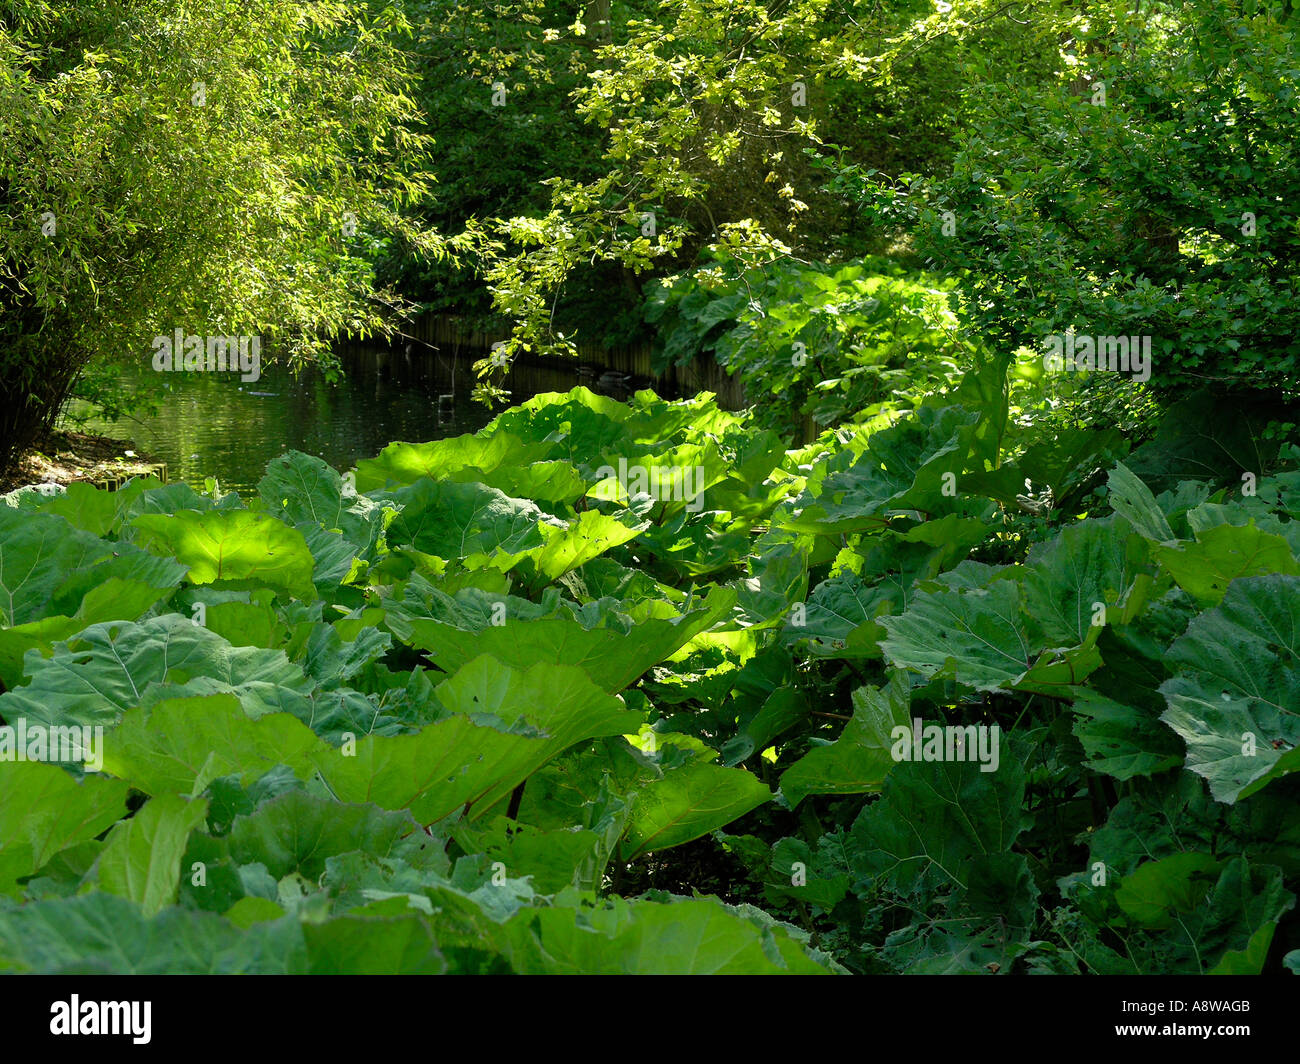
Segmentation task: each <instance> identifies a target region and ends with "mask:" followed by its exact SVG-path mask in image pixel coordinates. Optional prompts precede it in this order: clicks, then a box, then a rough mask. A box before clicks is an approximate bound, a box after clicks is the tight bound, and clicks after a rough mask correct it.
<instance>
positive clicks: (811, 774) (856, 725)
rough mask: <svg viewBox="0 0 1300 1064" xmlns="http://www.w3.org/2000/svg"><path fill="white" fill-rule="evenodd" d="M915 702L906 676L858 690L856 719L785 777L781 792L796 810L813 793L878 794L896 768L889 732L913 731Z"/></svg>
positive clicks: (855, 706)
mask: <svg viewBox="0 0 1300 1064" xmlns="http://www.w3.org/2000/svg"><path fill="white" fill-rule="evenodd" d="M910 704H911V699H910V698H909V697H908V692H907V685H906V683H905V682H904V681H903V674H902V673H895V674H894V678H893V680H892V682H891V683H890V685H889V686H888V687H887V688H885V689H884V690H880V689H878V688H875V687H860V688H858V689H857V690H856V691H854V692H853V719H852V720H850V721H849V722H848V724H846V725H845V726H844V731H843V732H842V733H841V734H840V737H839V739H837V740H836V741H835V742H834V743H832V744H831V745H829V746H814V747H813V748H812V749H811V750H809V751H808V753H806V754H804V756H803V757H801V758H800V759H799V760H798V761H796V762H795V763H794V764H793V765H791V766H790V767H789V768H788V769H786V770H785V772H784V773H783V774H782V776H781V793H782V794H784V795H785V797H786V800H787V801H788V802H789V803H790V805H792V806H796V805H798V804H799V803H800V802H801V801H803V800H804V798H806V797H807V796H808V795H810V794H867V793H868V792H871V791H878V790H879V789H880V788H881V786H882V785H883V784H884V781H885V777H886V776H887V775H888V774H889V770H890V769H891V768H893V767H894V759H893V756H892V754H891V752H890V751H891V749H892V747H893V743H894V740H893V738H892V737H891V735H890V733H891V732H892V731H893V729H894V728H896V727H898V726H900V725H901V726H903V727H906V728H907V729H908V730H909V731H910V730H911V727H912V722H911V719H910V717H911V713H910V709H909V707H910Z"/></svg>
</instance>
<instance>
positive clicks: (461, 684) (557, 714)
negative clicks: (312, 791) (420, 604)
mask: <svg viewBox="0 0 1300 1064" xmlns="http://www.w3.org/2000/svg"><path fill="white" fill-rule="evenodd" d="M438 698H439V700H440V701H441V702H442V704H443V705H444V706H445V707H446V708H447V709H448V710H449V711H450V713H451V715H450V716H448V717H446V718H444V719H442V720H439V721H437V722H436V723H434V724H430V725H428V726H426V727H425V728H424V729H422V730H421V731H420V732H418V733H417V734H414V735H399V736H391V737H370V738H366V739H363V740H361V741H360V742H358V743H357V744H356V749H355V752H350V751H348V750H346V749H344V750H340V751H331V752H330V753H328V754H323V753H322V754H320V755H318V757H317V760H316V767H317V768H318V770H319V771H320V773H321V775H322V776H323V777H324V779H325V781H326V782H327V784H328V785H329V787H330V789H331V791H332V792H333V793H334V794H335V795H337V796H338V798H339V799H340V800H342V801H348V802H374V803H376V804H377V805H379V806H381V807H383V808H385V809H410V811H411V813H412V814H413V815H414V816H415V817H416V818H417V819H418V820H419V821H420V822H421V823H424V824H428V823H431V822H432V821H435V820H440V819H441V818H442V817H444V816H446V815H447V814H449V813H451V812H453V811H454V810H456V809H458V808H461V807H462V806H465V805H467V804H469V805H472V806H473V807H474V815H479V814H481V813H482V812H483V811H484V810H486V809H489V808H491V807H492V805H493V804H495V803H496V802H498V801H500V800H501V799H502V798H504V797H505V796H507V795H508V794H509V793H510V791H511V790H512V789H513V788H514V787H515V786H516V785H517V784H519V783H520V782H522V781H523V780H525V779H527V778H528V776H529V775H531V774H532V773H533V772H534V771H536V770H537V769H538V768H540V767H541V766H542V765H544V764H545V763H546V762H547V761H549V760H550V759H551V758H552V757H554V756H556V755H557V754H559V753H561V752H562V751H563V750H565V749H567V748H568V747H569V746H572V745H573V744H574V743H576V742H578V741H579V740H581V739H589V738H597V737H600V736H605V735H624V734H627V733H628V732H632V731H635V730H636V727H637V726H638V725H639V724H640V722H641V719H642V718H641V716H640V714H637V713H631V712H629V711H627V710H625V709H623V708H622V704H621V703H620V702H619V701H618V700H617V699H614V698H613V697H611V696H610V695H607V694H605V693H604V692H602V691H601V690H600V689H599V688H597V687H596V686H595V685H593V684H592V683H591V682H590V681H589V680H588V679H587V678H586V675H585V674H584V673H583V672H581V671H580V670H578V669H574V668H572V667H569V666H554V665H535V666H533V668H531V669H529V670H527V671H526V672H521V671H517V670H514V669H511V668H508V667H506V666H503V665H501V664H500V663H499V662H497V661H495V660H493V659H492V658H490V657H487V656H486V655H485V656H483V657H481V658H478V659H476V660H475V661H473V662H471V663H469V664H468V665H466V666H465V667H464V668H462V669H461V670H460V671H459V672H458V673H457V674H456V675H455V676H454V677H452V678H451V679H450V680H448V681H446V682H445V683H443V684H442V685H441V686H440V687H439V688H438Z"/></svg>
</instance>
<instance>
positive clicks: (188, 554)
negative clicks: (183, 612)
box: [132, 510, 316, 601]
mask: <svg viewBox="0 0 1300 1064" xmlns="http://www.w3.org/2000/svg"><path fill="white" fill-rule="evenodd" d="M132 525H133V526H134V527H135V528H136V529H137V530H138V539H139V542H140V543H141V545H142V546H144V547H146V548H147V549H148V550H150V551H152V552H153V553H155V554H158V555H160V556H163V557H171V558H175V559H176V560H177V561H179V562H182V563H183V564H185V565H188V566H189V567H190V572H189V579H190V580H191V581H192V582H193V583H196V584H210V583H213V582H215V581H222V582H223V583H226V584H228V585H230V584H234V585H239V586H246V587H252V586H265V587H273V588H275V589H276V590H278V591H283V592H285V593H286V594H289V595H294V596H297V597H298V598H303V599H307V600H309V601H310V600H311V599H313V598H315V597H316V592H315V589H314V588H313V586H312V581H311V578H312V570H313V567H314V566H315V561H314V560H313V558H312V555H311V551H310V550H308V549H307V543H306V541H305V540H304V539H303V537H302V533H301V532H299V531H298V530H297V529H295V528H290V527H289V526H288V525H286V524H285V523H284V522H283V521H277V520H276V519H275V518H274V517H271V516H269V515H268V514H255V513H249V512H248V511H246V510H233V511H229V512H223V511H218V510H213V511H209V512H207V513H195V512H194V511H192V510H180V511H178V512H176V513H173V514H145V515H143V516H141V517H137V518H135V519H134V520H133V521H132Z"/></svg>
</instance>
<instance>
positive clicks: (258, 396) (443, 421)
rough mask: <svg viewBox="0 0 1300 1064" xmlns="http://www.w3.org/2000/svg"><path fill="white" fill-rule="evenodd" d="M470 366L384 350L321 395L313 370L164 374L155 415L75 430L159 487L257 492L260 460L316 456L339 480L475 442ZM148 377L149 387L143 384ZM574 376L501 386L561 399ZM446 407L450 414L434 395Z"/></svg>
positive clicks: (355, 352) (125, 384)
mask: <svg viewBox="0 0 1300 1064" xmlns="http://www.w3.org/2000/svg"><path fill="white" fill-rule="evenodd" d="M478 357H481V356H480V355H477V354H466V353H465V352H464V351H461V352H459V353H458V354H456V355H455V356H454V357H450V356H443V355H441V354H434V355H407V354H403V353H401V352H400V351H399V352H391V351H387V350H375V349H366V348H348V349H346V350H343V351H340V359H341V361H342V363H343V369H344V371H345V376H344V378H343V379H342V380H340V381H339V382H337V383H335V384H328V383H326V381H325V380H324V378H323V376H322V374H321V373H320V372H319V371H315V370H309V371H306V372H304V373H303V374H301V375H300V376H299V377H297V378H294V377H293V376H292V375H290V374H289V372H288V371H287V370H286V369H284V368H283V367H279V366H272V365H266V364H263V367H262V375H261V378H260V379H259V380H257V381H255V382H250V383H247V384H244V383H241V382H240V380H239V378H238V376H237V375H232V374H226V373H168V374H166V375H165V378H166V379H165V382H164V383H165V386H166V388H167V392H166V394H165V397H164V399H163V401H162V403H161V406H160V408H159V410H158V411H157V413H156V414H152V415H140V416H135V417H131V418H125V419H123V420H121V421H117V422H107V421H103V420H98V419H95V420H91V421H90V422H88V423H87V425H86V426H85V429H84V431H86V432H93V433H99V434H101V435H105V436H113V437H117V438H120V439H130V440H132V441H134V442H135V444H136V446H137V447H138V448H139V449H140V451H141V452H143V453H145V454H148V455H149V456H150V457H151V458H153V459H154V460H156V461H161V462H166V463H167V474H168V479H169V480H172V481H178V480H184V481H186V482H187V483H189V484H190V485H191V486H193V487H195V488H200V489H201V488H202V486H203V481H204V478H206V477H215V478H216V479H217V481H218V482H219V483H220V485H221V488H222V490H226V491H229V490H234V491H238V492H240V493H241V494H247V493H250V492H251V493H254V494H255V493H256V488H257V482H258V481H259V480H260V479H261V478H262V475H263V473H264V472H265V471H266V465H267V463H268V462H269V461H271V459H273V458H275V457H276V456H277V455H279V454H282V453H283V452H285V451H289V450H294V451H303V452H304V453H306V454H312V455H317V456H319V457H320V458H323V459H324V460H325V461H326V462H328V463H329V464H330V465H332V466H333V467H334V468H335V469H337V470H339V471H340V472H344V471H346V470H348V469H350V468H351V467H352V466H354V465H355V464H356V462H357V460H358V459H361V458H372V457H374V456H375V455H376V454H378V453H379V452H380V451H381V450H382V449H383V448H384V447H385V446H386V445H387V444H389V443H391V442H393V441H394V440H402V441H406V442H424V441H426V440H435V439H442V438H444V437H447V436H459V435H461V434H462V433H466V432H476V431H478V430H479V429H480V428H482V427H483V426H484V425H486V424H487V423H488V422H489V421H491V420H492V418H493V417H495V416H496V414H497V413H499V412H500V410H501V409H504V408H503V407H498V408H497V409H496V410H489V409H488V408H487V407H485V406H483V405H481V404H478V403H475V402H473V401H472V400H471V399H470V392H471V390H472V388H473V385H474V376H473V370H472V369H471V365H472V363H473V362H474V360H475V359H476V358H478ZM146 375H147V377H148V378H152V380H147V379H146ZM154 381H156V377H155V375H154V373H153V370H152V369H151V368H150V367H149V366H148V365H143V366H141V368H140V369H139V370H138V371H129V372H126V373H125V374H124V376H123V379H122V388H123V390H124V392H126V393H127V394H130V393H131V391H132V390H133V389H139V388H140V387H141V386H142V385H144V384H145V383H153V382H154ZM577 383H578V382H577V379H576V376H575V369H573V368H568V367H563V368H554V367H545V366H528V367H524V366H519V367H516V368H514V369H512V370H511V373H510V376H509V377H508V378H507V380H506V383H505V387H506V388H508V389H510V390H511V392H512V402H516V403H517V402H522V401H523V400H525V399H527V398H528V397H529V396H531V395H534V394H537V393H538V392H545V391H568V390H569V389H571V388H573V387H574V386H575V385H576V384H577ZM446 395H451V396H453V397H454V400H453V402H452V403H451V404H450V406H449V405H448V404H447V403H446V401H445V400H444V401H443V402H442V403H440V402H439V396H446Z"/></svg>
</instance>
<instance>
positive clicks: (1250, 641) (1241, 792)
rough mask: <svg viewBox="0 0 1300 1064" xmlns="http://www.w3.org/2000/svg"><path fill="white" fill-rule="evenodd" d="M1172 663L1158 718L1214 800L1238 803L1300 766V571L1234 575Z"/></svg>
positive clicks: (1171, 657) (1188, 634) (1184, 638)
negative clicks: (1178, 738)
mask: <svg viewBox="0 0 1300 1064" xmlns="http://www.w3.org/2000/svg"><path fill="white" fill-rule="evenodd" d="M1167 663H1168V665H1169V667H1170V668H1171V669H1172V670H1173V671H1174V676H1173V678H1172V679H1170V680H1168V681H1166V682H1165V683H1164V684H1163V685H1162V686H1161V688H1160V690H1161V691H1162V692H1163V694H1164V696H1165V699H1166V701H1167V702H1168V704H1169V708H1168V709H1167V710H1166V711H1165V713H1164V714H1163V715H1162V716H1161V718H1160V719H1161V720H1163V721H1164V722H1165V723H1166V724H1168V725H1169V726H1170V727H1171V728H1173V729H1174V731H1176V732H1177V733H1178V734H1179V735H1180V736H1182V738H1183V740H1184V741H1185V742H1186V743H1187V767H1188V768H1190V769H1191V770H1192V771H1193V772H1195V773H1197V774H1198V775H1201V776H1204V777H1205V778H1206V779H1207V780H1209V781H1210V790H1211V792H1212V793H1213V795H1214V797H1215V798H1217V799H1218V800H1219V801H1221V802H1235V801H1237V800H1238V799H1240V798H1244V797H1246V796H1247V795H1250V794H1253V793H1255V792H1256V791H1258V790H1259V789H1260V788H1261V787H1264V786H1265V785H1266V784H1267V783H1269V781H1271V780H1274V779H1277V778H1279V777H1281V776H1284V775H1286V774H1288V773H1290V772H1295V771H1296V770H1297V769H1300V577H1297V576H1284V575H1280V574H1278V575H1272V576H1257V577H1245V578H1242V579H1239V580H1234V581H1233V582H1232V584H1231V585H1229V587H1228V590H1227V593H1226V594H1225V595H1224V598H1223V602H1222V604H1220V605H1219V606H1218V607H1216V608H1215V609H1212V610H1207V611H1206V612H1205V613H1202V614H1201V615H1200V616H1199V617H1197V618H1196V619H1195V620H1193V621H1192V623H1191V624H1190V625H1189V626H1188V628H1187V632H1186V633H1185V634H1184V635H1183V636H1182V637H1180V638H1179V639H1178V640H1177V641H1176V642H1175V643H1174V645H1173V646H1172V647H1171V648H1170V651H1169V654H1168V658H1167Z"/></svg>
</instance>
